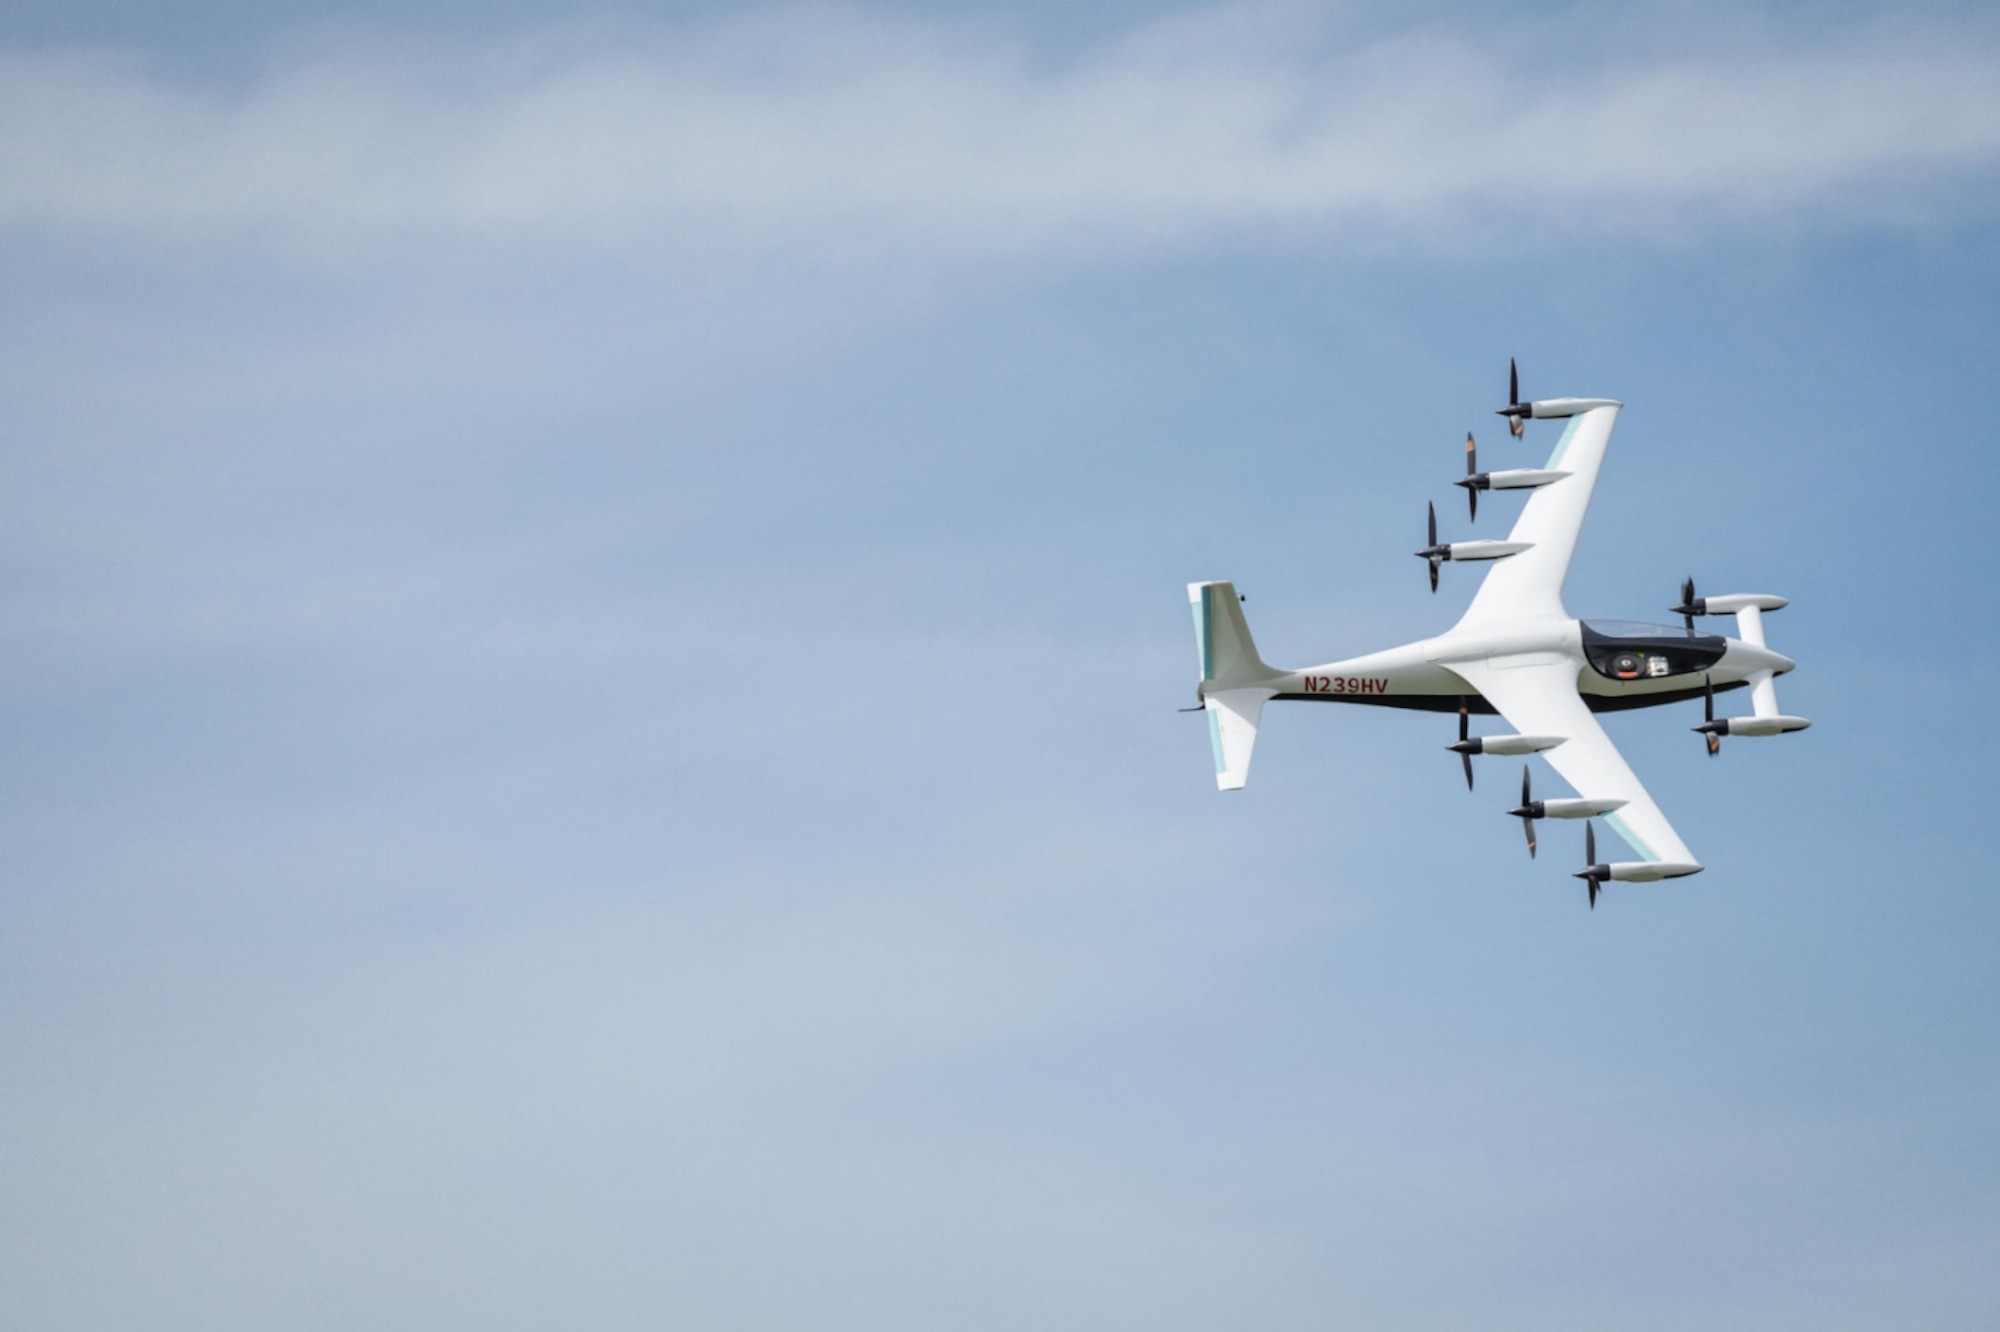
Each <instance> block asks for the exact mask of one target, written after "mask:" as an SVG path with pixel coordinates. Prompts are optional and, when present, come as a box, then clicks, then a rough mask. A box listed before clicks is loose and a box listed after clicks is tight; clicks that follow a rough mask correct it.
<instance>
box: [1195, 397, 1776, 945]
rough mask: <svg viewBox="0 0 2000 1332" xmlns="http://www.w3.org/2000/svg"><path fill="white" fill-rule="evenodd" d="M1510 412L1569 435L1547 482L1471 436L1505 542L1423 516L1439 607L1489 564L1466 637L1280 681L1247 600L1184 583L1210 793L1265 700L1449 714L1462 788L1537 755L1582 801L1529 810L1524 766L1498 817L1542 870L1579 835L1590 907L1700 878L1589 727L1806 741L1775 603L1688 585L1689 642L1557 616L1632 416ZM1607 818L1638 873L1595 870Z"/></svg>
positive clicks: (1469, 466)
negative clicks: (1792, 699) (1555, 840)
mask: <svg viewBox="0 0 2000 1332" xmlns="http://www.w3.org/2000/svg"><path fill="white" fill-rule="evenodd" d="M1508 378H1509V386H1508V395H1507V396H1508V405H1507V406H1506V407H1504V408H1502V409H1500V411H1499V413H1498V414H1499V415H1501V416H1503V417H1505V418H1506V419H1507V424H1508V429H1509V431H1510V432H1511V433H1512V434H1513V435H1514V436H1515V437H1516V438H1522V437H1523V436H1524V434H1525V427H1524V423H1525V422H1527V421H1544V420H1561V421H1564V422H1566V424H1565V425H1564V427H1563V432H1562V437H1561V438H1560V439H1558V440H1557V441H1556V445H1555V449H1554V450H1553V451H1552V452H1551V453H1550V454H1549V457H1548V461H1547V462H1545V463H1544V464H1543V465H1542V466H1540V467H1535V468H1516V469H1513V470H1508V471H1495V472H1481V471H1479V470H1478V453H1477V450H1476V448H1475V446H1474V444H1473V439H1472V436H1471V435H1469V434H1468V435H1467V436H1466V437H1465V462H1466V474H1465V476H1464V477H1462V478H1460V479H1459V480H1458V481H1457V483H1456V484H1458V485H1460V486H1462V487H1464V489H1465V492H1466V496H1467V499H1468V507H1469V508H1470V509H1471V514H1472V517H1474V518H1475V519H1476V518H1477V517H1478V513H1479V495H1480V492H1481V491H1495V490H1526V491H1529V492H1530V494H1529V497H1528V502H1527V504H1526V506H1525V507H1524V508H1523V509H1522V510H1521V516H1520V518H1519V519H1518V520H1517V521H1516V522H1515V523H1514V529H1513V531H1511V532H1509V533H1508V534H1507V539H1506V540H1505V541H1451V542H1439V541H1438V539H1437V509H1436V506H1435V505H1433V506H1432V507H1431V512H1430V544H1429V545H1428V546H1426V547H1425V548H1424V549H1423V550H1420V551H1418V552H1417V555H1418V557H1419V558H1421V559H1423V560H1424V561H1426V562H1427V563H1428V565H1429V567H1430V582H1431V591H1433V592H1436V591H1437V585H1438V568H1439V566H1440V565H1441V564H1444V563H1446V562H1450V563H1454V564H1456V563H1462V562H1467V561H1485V562H1490V563H1491V566H1492V567H1491V569H1490V571H1489V572H1488V573H1487V575H1486V580H1485V582H1484V583H1483V584H1481V586H1480V588H1479V592H1478V594H1477V595H1476V596H1475V597H1474V598H1473V600H1472V605H1471V606H1470V607H1469V608H1467V610H1466V612H1465V614H1464V616H1462V617H1461V618H1460V619H1459V621H1458V623H1457V624H1455V625H1453V626H1452V627H1451V628H1450V629H1449V630H1447V631H1446V632H1444V633H1442V634H1439V635H1438V636H1437V637H1435V638H1426V639H1423V640H1422V641H1420V642H1415V643H1406V644H1404V645H1403V646H1401V647H1394V648H1389V649H1388V650H1386V651H1382V652H1372V653H1369V654H1368V655H1366V656H1361V657H1352V658H1349V659H1347V660H1345V661H1334V662H1328V663H1327V664H1325V665H1323V666H1308V667H1306V668H1305V669H1303V670H1287V669H1283V668H1280V667H1274V666H1268V665H1266V664H1265V663H1264V660H1263V658H1261V657H1260V656H1258V655H1257V645H1256V644H1255V642H1253V641H1252V640H1251V637H1250V626H1249V623H1248V622H1247V621H1246V620H1245V618H1244V615H1243V607H1242V604H1241V603H1242V598H1241V597H1240V596H1238V594H1237V592H1236V589H1235V587H1234V586H1233V585H1232V584H1230V583H1228V582H1205V583H1190V584H1188V600H1189V601H1190V602H1191V603H1192V604H1193V607H1194V632H1195V644H1196V649H1197V651H1198V652H1199V654H1200V661H1201V683H1200V684H1199V685H1198V686H1197V688H1196V698H1197V700H1198V704H1199V706H1198V708H1194V709H1188V710H1189V711H1206V712H1207V714H1208V729H1209V738H1210V740H1211V742H1212V744H1213V748H1214V751H1215V784H1216V786H1217V787H1218V788H1220V789H1222V790H1224V791H1234V790H1240V789H1242V787H1243V785H1244V783H1245V782H1246V781H1248V779H1249V776H1250V754H1251V750H1252V748H1253V746H1255V744H1256V742H1257V726H1258V722H1259V720H1260V719H1261V717H1262V714H1263V710H1264V705H1265V704H1266V703H1269V702H1271V701H1273V700H1285V701H1290V700H1303V701H1307V702H1315V703H1320V702H1324V703H1357V704H1363V705H1367V706H1373V707H1389V708H1416V709H1422V710H1426V711H1432V712H1454V711H1455V712H1457V713H1458V743H1457V744H1454V745H1451V746H1449V747H1448V748H1450V749H1451V750H1452V751H1454V752H1456V753H1457V754H1458V755H1459V756H1460V759H1461V761H1462V763H1463V764H1464V767H1465V783H1466V786H1467V788H1468V789H1470V788H1471V786H1472V759H1473V756H1474V755H1480V754H1502V755H1528V754H1540V755H1542V756H1543V757H1544V758H1545V759H1547V760H1548V762H1549V765H1550V766H1551V767H1553V768H1554V769H1555V770H1556V772H1557V773H1558V774H1560V775H1561V776H1562V778H1563V779H1564V780H1565V781H1567V782H1568V783H1569V784H1570V785H1571V786H1572V787H1574V788H1575V790H1576V794H1575V795H1574V796H1566V797H1562V798H1558V799H1548V798H1545V799H1540V800H1537V799H1535V798H1534V797H1533V792H1532V785H1531V781H1530V776H1529V772H1528V769H1527V766H1526V765H1525V764H1524V765H1523V767H1522V769H1521V803H1520V804H1519V805H1517V806H1515V807H1514V808H1513V809H1511V810H1509V811H1508V813H1509V814H1512V815H1514V816H1515V817H1518V818H1519V819H1520V820H1521V823H1522V826H1523V827H1524V828H1525V829H1526V831H1527V838H1528V854H1529V855H1531V856H1532V855H1533V854H1534V853H1535V822H1536V820H1538V819H1545V818H1548V819H1583V820H1585V821H1586V822H1585V824H1584V860H1585V862H1586V863H1585V865H1584V868H1583V869H1582V870H1580V871H1578V872H1577V874H1576V877H1577V878H1580V879H1582V880H1584V882H1585V885H1586V887H1587V888H1588V890H1589V900H1590V905H1591V907H1592V908H1593V909H1594V908H1595V907H1596V906H1597V895H1598V892H1599V891H1600V890H1601V889H1602V888H1603V886H1604V884H1605V883H1606V881H1608V880H1618V881H1620V882H1653V881H1657V880H1660V879H1673V878H1679V877H1682V876H1684V875H1688V874H1698V873H1700V872H1701V869H1702V865H1701V862H1699V861H1697V860H1696V859H1695V858H1694V853H1693V852H1691V851H1689V850H1688V848H1687V844H1686V843H1684V842H1682V841H1681V839H1680V836H1679V834H1677V833H1676V832H1675V831H1674V829H1673V826H1672V825H1671V824H1669V823H1668V822H1667V818H1666V815H1665V814H1663V813H1661V812H1660V807H1659V806H1658V805H1657V804H1655V803H1654V802H1653V798H1652V796H1650V795H1648V794H1647V793H1646V788H1645V787H1644V786H1643V785H1641V784H1640V782H1639V779H1638V777H1637V776H1636V775H1634V773H1633V772H1632V769H1631V767H1630V766H1628V765H1627V764H1626V762H1625V759H1624V757H1623V756H1622V755H1620V754H1619V752H1618V750H1617V747H1616V746H1614V745H1613V744H1612V743H1611V738H1610V737H1609V736H1607V735H1606V734H1605V733H1604V728H1603V727H1601V726H1599V725H1598V722H1597V717H1596V715H1595V714H1596V713H1599V712H1610V711H1618V710H1622V709H1626V708H1650V707H1658V706H1660V705H1662V704H1667V703H1681V702H1691V701H1693V700H1696V699H1700V700H1701V701H1702V708H1703V721H1702V723H1701V725H1699V726H1696V727H1694V728H1693V729H1694V730H1696V731H1697V732H1700V733H1701V734H1702V735H1703V736H1704V737H1705V739H1706V740H1707V744H1708V752H1709V754H1710V755H1711V756H1712V755H1714V754H1715V753H1716V752H1717V750H1718V748H1719V747H1720V744H1721V740H1722V737H1724V736H1768V735H1782V734H1784V733H1786V732H1788V731H1798V730H1803V729H1805V728H1806V727H1807V726H1809V725H1811V723H1810V722H1808V721H1807V720H1806V719H1805V718H1804V717H1792V716H1787V715H1786V714H1784V713H1783V712H1781V711H1779V709H1778V692H1777V686H1776V685H1775V684H1774V683H1773V682H1774V681H1775V680H1776V678H1777V677H1778V676H1780V675H1783V674H1785V673H1786V672H1788V671H1790V670H1791V669H1792V667H1793V665H1794V663H1793V662H1792V660H1791V658H1789V657H1786V656H1783V655H1781V654H1779V653H1776V652H1773V651H1772V650H1771V649H1770V648H1769V647H1767V646H1765V643H1764V619H1763V617H1764V612H1766V611H1774V610H1778V609H1780V608H1782V607H1783V606H1784V605H1785V604H1786V601H1785V598H1783V597H1775V596H1768V595H1765V594H1762V593H1732V594H1730V595H1727V596H1719V597H1718V596H1709V597H1698V596H1696V595H1695V588H1694V581H1693V580H1692V579H1689V580H1688V581H1687V582H1685V583H1683V584H1682V585H1681V604H1680V605H1678V606H1675V607H1674V608H1673V612H1672V613H1673V614H1676V615H1679V616H1681V617H1682V625H1681V627H1679V628H1676V627H1674V626H1672V625H1662V624H1641V623H1635V622H1628V621H1622V620H1579V619H1576V618H1575V617H1573V616H1571V615H1570V613H1569V612H1568V611H1567V610H1566V609H1564V607H1563V597H1562V588H1563V580H1564V578H1565V577H1566V576H1567V574H1568V573H1569V563H1570V556H1571V554H1572V553H1573V552H1574V551H1575V549H1576V539H1577V534H1578V533H1579V532H1580V531H1581V530H1582V527H1583V517H1584V513H1585V512H1586V511H1587V510H1588V509H1589V507H1590V498H1591V492H1592V491H1593V490H1595V489H1596V486H1597V474H1598V471H1599V469H1600V468H1602V467H1603V465H1604V454H1605V450H1606V448H1607V447H1608V446H1609V445H1610V442H1611V431H1612V427H1613V426H1615V425H1616V424H1617V423H1618V413H1619V410H1620V409H1621V408H1622V407H1623V405H1624V404H1622V403H1619V402H1614V401H1612V400H1611V399H1609V398H1551V399H1546V400H1543V401H1539V402H1522V401H1521V397H1520V374H1519V371H1518V369H1517V368H1515V367H1512V366H1510V368H1509V376H1508ZM1697 615H1704V616H1706V615H1734V616H1735V617H1736V633H1737V636H1736V637H1734V638H1729V637H1725V636H1723V635H1721V634H1709V633H1698V632H1696V630H1695V627H1694V617H1695V616H1697ZM1745 687H1747V688H1748V689H1749V690H1750V708H1751V715H1749V716H1747V717H1717V716H1716V715H1715V695H1716V694H1718V693H1721V692H1725V691H1728V690H1733V689H1742V688H1745ZM1475 713H1478V714H1482V715H1490V714H1494V713H1497V714H1499V716H1500V717H1502V718H1503V719H1504V720H1505V721H1507V722H1508V723H1509V724H1511V725H1512V726H1513V727H1514V731H1515V733H1514V734H1511V735H1486V736H1473V735H1471V734H1470V730H1471V717H1472V715H1473V714H1475ZM1598 818H1602V819H1603V820H1604V822H1605V823H1606V824H1607V825H1609V826H1610V827H1611V828H1612V829H1614V830H1615V831H1616V832H1617V833H1618V834H1619V835H1620V836H1621V837H1622V838H1624V840H1625V841H1626V842H1627V843H1628V844H1629V845H1630V846H1631V848H1632V850H1633V852H1634V853H1636V855H1637V857H1638V858H1637V859H1636V860H1612V861H1604V862H1600V861H1599V860H1598V859H1597V835H1596V831H1595V827H1594V824H1593V823H1592V822H1590V821H1591V820H1594V819H1598Z"/></svg>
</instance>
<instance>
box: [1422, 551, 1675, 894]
mask: <svg viewBox="0 0 2000 1332" xmlns="http://www.w3.org/2000/svg"><path fill="white" fill-rule="evenodd" d="M1495 572H1496V573H1497V572H1498V571H1497V570H1496V571H1495ZM1538 655H1539V654H1538ZM1450 665H1451V669H1452V670H1453V671H1454V672H1456V673H1457V674H1458V675H1460V676H1462V677H1464V679H1465V682H1466V683H1467V684H1469V685H1471V686H1472V687H1473V688H1474V689H1476V690H1478V691H1479V692H1480V694H1481V695H1483V696H1484V697H1485V699H1486V701H1487V702H1489V703H1491V704H1492V705H1493V706H1494V708H1495V709H1496V710H1497V711H1498V712H1499V713H1500V715H1501V716H1503V717H1505V718H1506V719H1507V720H1508V722H1509V723H1511V724H1512V725H1513V727H1514V728H1515V730H1517V731H1519V732H1520V733H1521V734H1523V735H1549V736H1561V737H1562V738H1563V743H1561V744H1560V745H1557V746H1555V747H1554V748H1553V749H1548V750H1544V751H1543V752H1542V757H1543V758H1545V759H1547V760H1548V761H1549V766H1550V767H1552V768H1554V769H1555V770H1556V771H1557V772H1558V773H1560V774H1561V775H1562V778H1563V780H1564V781H1567V782H1568V783H1569V784H1570V785H1571V786H1572V787H1574V788H1576V793H1577V795H1579V796H1581V797H1583V798H1584V799H1586V800H1604V801H1613V800H1615V801H1622V802H1623V803H1622V804H1621V805H1620V806H1619V807H1618V809H1617V810H1616V811H1614V812H1613V813H1610V814H1606V815H1605V816H1604V822H1605V823H1606V824H1608V825H1609V826H1610V827H1611V828H1613V829H1614V830H1615V831H1616V832H1617V833H1618V835H1619V836H1621V837H1623V838H1624V839H1625V840H1626V841H1627V842H1629V843H1630V844H1631V846H1632V849H1633V850H1634V851H1635V852H1637V853H1638V855H1639V857H1640V858H1641V859H1642V860H1645V861H1648V862H1651V863H1654V864H1661V865H1673V866H1680V865H1687V866H1691V867H1694V868H1699V862H1697V861H1696V860H1695V858H1694V854H1693V853H1692V852H1691V851H1689V850H1688V849H1687V845H1686V844H1685V843H1683V842H1682V841H1681V839H1680V837H1679V835H1678V834H1676V833H1675V832H1674V829H1673V825H1672V824H1670V823H1668V822H1667V816H1666V815H1665V814H1662V813H1661V812H1660V807H1659V806H1658V805H1657V804H1655V803H1653V797H1652V796H1651V795H1649V794H1647V792H1646V788H1645V786H1644V785H1643V784H1642V783H1641V782H1640V781H1639V778H1638V775H1637V774H1636V773H1634V772H1633V771H1632V769H1631V766H1630V765H1629V764H1627V763H1626V762H1625V757H1624V755H1622V754H1620V753H1619V752H1618V747H1617V746H1616V745H1614V744H1612V743H1611V737H1610V736H1608V735H1606V734H1605V733H1604V728H1603V727H1602V726H1600V725H1598V723H1597V718H1596V717H1595V716H1594V715H1592V713H1591V711H1590V709H1589V708H1588V707H1586V706H1585V705H1584V702H1583V699H1582V697H1581V696H1580V695H1579V694H1578V693H1577V691H1576V678H1577V672H1578V670H1579V669H1580V667H1579V666H1578V664H1577V663H1576V662H1575V661H1572V660H1569V659H1563V660H1559V661H1548V660H1547V659H1546V657H1541V658H1540V659H1538V660H1536V661H1534V662H1533V663H1531V664H1520V665H1510V664H1509V663H1508V659H1507V658H1505V657H1492V658H1487V659H1485V660H1480V661H1467V662H1452V663H1451V664H1450ZM1688 872H1692V871H1691V870H1690V871H1688Z"/></svg>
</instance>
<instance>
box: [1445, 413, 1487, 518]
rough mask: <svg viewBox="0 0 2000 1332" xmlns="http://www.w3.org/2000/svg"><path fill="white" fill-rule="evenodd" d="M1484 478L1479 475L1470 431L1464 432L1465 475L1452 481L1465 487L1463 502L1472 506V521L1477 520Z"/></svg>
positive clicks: (1475, 451) (1477, 454) (1475, 449)
mask: <svg viewBox="0 0 2000 1332" xmlns="http://www.w3.org/2000/svg"><path fill="white" fill-rule="evenodd" d="M1484 481H1485V478H1484V477H1482V476H1480V475H1479V450H1478V448H1477V447H1476V446H1475V445H1474V444H1473V442H1472V432H1471V431H1470V430H1468V431H1466V432H1465V475H1464V477H1462V478H1461V479H1459V480H1457V481H1454V482H1452V484H1453V485H1455V486H1464V487H1465V502H1466V503H1467V504H1469V505H1470V506H1471V507H1472V521H1473V522H1478V521H1479V492H1480V491H1482V490H1484V489H1485V488H1486V487H1485V485H1484V484H1482V482H1484Z"/></svg>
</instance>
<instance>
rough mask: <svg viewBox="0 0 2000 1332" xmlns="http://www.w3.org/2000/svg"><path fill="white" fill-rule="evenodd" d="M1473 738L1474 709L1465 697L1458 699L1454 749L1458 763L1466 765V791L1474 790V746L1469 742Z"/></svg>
mask: <svg viewBox="0 0 2000 1332" xmlns="http://www.w3.org/2000/svg"><path fill="white" fill-rule="evenodd" d="M1471 737H1472V707H1471V705H1470V704H1469V703H1468V702H1467V701H1466V699H1465V695H1463V694H1460V695H1459V698H1458V743H1457V744H1455V745H1453V746H1452V748H1453V749H1456V750H1457V751H1458V761H1459V762H1460V763H1462V764H1464V765H1465V789H1466V790H1468V791H1470V790H1471V789H1472V746H1471V745H1470V744H1468V743H1467V742H1468V741H1469V740H1470V739H1471Z"/></svg>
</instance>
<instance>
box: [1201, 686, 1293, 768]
mask: <svg viewBox="0 0 2000 1332" xmlns="http://www.w3.org/2000/svg"><path fill="white" fill-rule="evenodd" d="M1276 692H1277V691H1276V690H1272V689H1255V688H1253V689H1222V690H1217V691H1214V692H1212V693H1209V694H1207V695H1206V696H1205V697H1204V698H1203V699H1202V705H1203V706H1204V707H1206V708H1207V709H1208V737H1209V739H1210V741H1211V742H1213V744H1214V746H1215V789H1216V790H1218V791H1241V790H1242V789H1243V784H1244V783H1245V782H1247V781H1249V780H1250V751H1251V750H1252V749H1254V748H1255V747H1256V744H1257V721H1258V718H1260V717H1261V716H1263V713H1264V704H1265V702H1266V701H1267V700H1269V699H1270V697H1271V695H1272V694H1274V693H1276Z"/></svg>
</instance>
